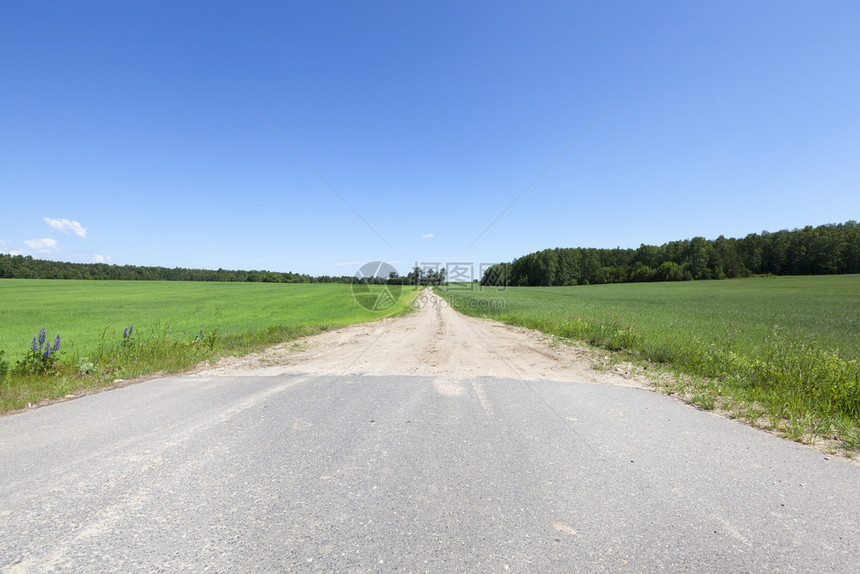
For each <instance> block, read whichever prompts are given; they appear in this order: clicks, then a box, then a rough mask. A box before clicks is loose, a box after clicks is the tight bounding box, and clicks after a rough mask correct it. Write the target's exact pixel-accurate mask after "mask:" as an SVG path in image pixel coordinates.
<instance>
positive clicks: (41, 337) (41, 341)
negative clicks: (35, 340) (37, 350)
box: [39, 327, 48, 347]
mask: <svg viewBox="0 0 860 574" xmlns="http://www.w3.org/2000/svg"><path fill="white" fill-rule="evenodd" d="M47 337H48V332H47V331H46V330H45V328H44V327H42V330H41V331H39V346H40V347H41V346H42V345H44V344H45V339H46V338H47Z"/></svg>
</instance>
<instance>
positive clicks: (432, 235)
mask: <svg viewBox="0 0 860 574" xmlns="http://www.w3.org/2000/svg"><path fill="white" fill-rule="evenodd" d="M434 236H435V234H434V233H425V234H424V235H422V236H421V239H433V237H434Z"/></svg>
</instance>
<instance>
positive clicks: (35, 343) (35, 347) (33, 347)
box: [30, 335, 39, 353]
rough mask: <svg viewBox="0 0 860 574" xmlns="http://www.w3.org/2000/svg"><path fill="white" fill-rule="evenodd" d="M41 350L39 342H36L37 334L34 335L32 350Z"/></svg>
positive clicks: (33, 351)
mask: <svg viewBox="0 0 860 574" xmlns="http://www.w3.org/2000/svg"><path fill="white" fill-rule="evenodd" d="M38 350H39V344H38V343H37V342H36V335H33V343H32V344H31V345H30V352H32V353H35V352H36V351H38Z"/></svg>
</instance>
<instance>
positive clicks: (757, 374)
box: [439, 275, 860, 449]
mask: <svg viewBox="0 0 860 574" xmlns="http://www.w3.org/2000/svg"><path fill="white" fill-rule="evenodd" d="M439 293H440V294H441V295H442V296H444V297H445V298H446V299H447V300H448V301H449V302H450V303H451V304H452V306H454V307H455V308H456V309H458V310H461V311H462V312H465V313H467V314H471V315H476V316H487V317H490V318H493V319H496V320H499V321H503V322H505V323H509V324H512V325H518V326H524V327H529V328H533V329H538V330H541V331H544V332H546V333H551V334H554V335H558V336H560V337H563V338H567V339H575V340H581V341H585V342H587V343H589V344H591V345H595V346H598V347H602V348H605V349H607V350H610V351H616V352H618V354H617V355H615V356H616V357H618V358H625V359H628V360H632V361H635V362H638V363H639V364H640V365H642V366H644V367H645V368H646V369H647V368H648V366H649V365H661V367H662V368H663V370H665V369H672V370H674V371H675V372H676V373H677V374H683V375H684V376H683V377H676V378H675V380H674V382H672V383H666V382H665V379H664V383H663V384H664V385H666V386H667V390H668V391H669V392H672V393H678V394H679V395H682V396H683V397H685V398H686V399H687V400H688V401H689V402H691V403H694V404H696V405H698V406H700V407H702V408H705V409H715V408H719V409H721V410H725V411H727V412H729V414H730V415H732V416H737V417H741V418H744V419H746V420H749V421H750V422H753V423H756V424H759V425H762V426H767V427H770V428H774V429H777V430H779V431H781V432H783V433H784V434H786V435H787V436H789V437H790V438H794V439H797V440H805V441H814V440H817V439H819V438H830V439H836V440H837V442H840V443H841V444H842V445H843V446H845V448H848V449H856V448H857V447H860V422H858V421H860V367H858V357H860V338H858V333H860V275H830V276H805V277H761V278H750V279H732V280H724V281H690V282H664V283H626V284H611V285H591V286H588V285H586V286H577V287H507V288H493V287H479V286H477V285H450V286H448V288H447V289H440V290H439ZM616 360H620V359H616ZM596 367H597V368H601V366H600V365H596Z"/></svg>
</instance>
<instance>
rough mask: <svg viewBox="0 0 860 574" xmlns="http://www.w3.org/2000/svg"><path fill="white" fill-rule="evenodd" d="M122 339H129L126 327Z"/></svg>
mask: <svg viewBox="0 0 860 574" xmlns="http://www.w3.org/2000/svg"><path fill="white" fill-rule="evenodd" d="M122 338H123V339H128V327H126V328H125V329H124V330H123V332H122Z"/></svg>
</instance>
